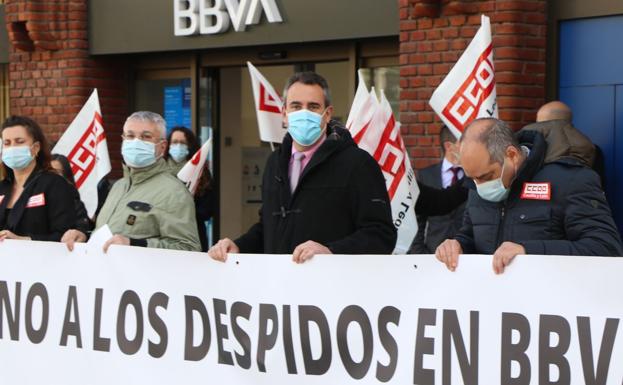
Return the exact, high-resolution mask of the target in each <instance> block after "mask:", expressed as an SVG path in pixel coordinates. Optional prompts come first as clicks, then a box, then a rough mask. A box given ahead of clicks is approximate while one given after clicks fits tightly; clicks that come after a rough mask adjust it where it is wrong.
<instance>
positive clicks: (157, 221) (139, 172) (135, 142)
mask: <svg viewBox="0 0 623 385" xmlns="http://www.w3.org/2000/svg"><path fill="white" fill-rule="evenodd" d="M165 131H166V123H165V121H164V119H163V118H162V116H160V115H159V114H157V113H155V112H150V111H138V112H135V113H133V114H132V115H130V116H129V117H128V118H127V119H126V121H125V124H124V125H123V135H122V138H123V143H122V146H121V155H122V156H123V161H124V163H125V166H124V176H123V178H122V179H120V180H119V181H117V182H116V183H115V184H114V185H113V187H112V189H111V190H110V193H109V194H108V198H106V202H105V203H104V206H103V207H102V210H101V211H100V213H99V215H98V216H97V220H96V226H95V228H96V229H99V228H100V227H102V226H104V225H105V224H107V225H108V226H109V227H110V230H111V231H112V232H113V234H114V235H113V237H112V238H111V239H109V240H108V241H107V242H106V243H105V244H104V251H105V252H106V251H107V250H108V247H109V246H110V245H113V244H114V245H131V246H140V247H153V248H161V249H172V250H187V251H199V250H200V249H201V245H200V243H199V236H198V235H197V226H196V224H195V205H194V204H193V200H192V196H191V195H190V193H189V192H188V189H186V187H185V186H184V185H183V184H182V183H181V182H180V181H179V180H178V179H176V178H175V177H173V176H172V175H171V173H170V171H169V166H168V165H167V163H166V160H165V159H164V158H163V156H164V154H165V151H166V148H167V143H166V142H167V141H166V136H165ZM86 239H87V235H86V234H84V233H82V232H81V231H78V230H77V229H71V230H69V231H68V232H66V233H65V235H64V236H63V242H65V243H66V244H67V248H68V249H70V250H72V249H73V244H74V242H84V241H86Z"/></svg>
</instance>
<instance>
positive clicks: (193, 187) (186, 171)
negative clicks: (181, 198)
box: [177, 138, 212, 195]
mask: <svg viewBox="0 0 623 385" xmlns="http://www.w3.org/2000/svg"><path fill="white" fill-rule="evenodd" d="M211 151H212V138H210V139H208V140H207V141H206V142H205V143H204V144H203V146H201V148H200V149H199V151H197V152H196V153H195V154H194V155H193V157H192V158H190V160H189V161H188V162H186V164H185V165H184V167H182V169H181V170H180V171H179V172H178V173H177V178H178V179H179V180H181V181H182V182H184V183H185V184H186V186H187V187H188V190H189V191H190V193H191V194H193V195H195V192H196V191H197V185H198V183H199V179H200V178H201V174H203V169H204V166H205V164H206V160H207V159H208V155H209V154H210V152H211Z"/></svg>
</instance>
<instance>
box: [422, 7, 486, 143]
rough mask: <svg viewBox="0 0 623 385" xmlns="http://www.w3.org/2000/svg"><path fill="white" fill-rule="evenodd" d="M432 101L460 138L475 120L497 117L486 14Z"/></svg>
mask: <svg viewBox="0 0 623 385" xmlns="http://www.w3.org/2000/svg"><path fill="white" fill-rule="evenodd" d="M429 103H430V105H431V107H433V110H435V112H436V113H437V115H438V116H439V117H440V118H441V120H443V122H444V123H445V125H446V126H448V128H449V129H450V130H451V131H452V133H454V135H455V136H456V137H457V138H459V137H461V133H462V132H463V129H464V128H465V127H466V126H467V124H469V123H470V122H471V121H472V120H474V119H476V118H482V117H495V118H497V117H498V107H497V102H496V91H495V71H494V69H493V44H492V42H491V23H490V22H489V18H488V17H487V16H484V15H483V16H482V25H481V26H480V28H479V29H478V32H476V36H474V39H473V40H472V41H471V42H470V43H469V45H468V46H467V49H465V52H463V55H461V57H460V58H459V61H457V62H456V64H455V65H454V67H452V70H451V71H450V73H448V75H447V76H446V77H445V79H444V80H443V81H442V82H441V84H440V85H439V87H437V89H436V90H435V92H434V93H433V96H432V97H431V99H430V101H429Z"/></svg>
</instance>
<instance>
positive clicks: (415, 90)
mask: <svg viewBox="0 0 623 385" xmlns="http://www.w3.org/2000/svg"><path fill="white" fill-rule="evenodd" d="M399 10H400V65H401V73H400V75H401V79H400V82H401V83H400V86H401V88H402V92H401V95H400V111H401V113H400V117H401V119H400V120H401V122H402V130H403V137H404V138H405V143H406V145H407V147H408V148H409V151H410V155H411V157H412V159H413V164H414V167H415V168H418V169H420V168H423V167H425V166H427V165H430V164H431V163H435V162H437V161H438V160H439V156H440V151H439V140H438V135H439V130H440V127H441V125H442V123H441V120H440V119H439V118H438V117H437V116H436V114H435V113H434V112H433V110H432V108H431V107H430V106H429V105H428V100H429V99H430V97H431V95H432V93H433V91H434V90H435V88H436V87H437V86H438V85H439V83H440V82H441V81H442V80H443V78H444V77H445V75H446V74H447V73H448V72H449V71H450V69H451V68H452V66H453V65H454V63H456V61H457V60H458V58H459V57H460V55H461V53H462V52H463V50H464V49H465V48H466V47H467V45H468V44H469V42H470V41H471V39H472V37H473V36H474V35H475V34H476V31H477V30H478V28H479V27H480V15H481V14H485V15H487V16H489V17H490V18H491V28H492V35H493V57H494V65H495V76H496V82H497V97H498V99H497V101H498V106H499V111H500V118H501V119H502V120H504V121H506V122H508V123H509V124H510V125H511V127H513V128H514V129H519V128H521V127H522V126H523V125H525V124H527V123H530V122H533V121H534V119H535V116H536V110H537V109H538V107H539V106H540V105H541V104H543V102H544V96H545V46H546V14H545V10H546V0H497V1H480V0H462V1H453V0H399Z"/></svg>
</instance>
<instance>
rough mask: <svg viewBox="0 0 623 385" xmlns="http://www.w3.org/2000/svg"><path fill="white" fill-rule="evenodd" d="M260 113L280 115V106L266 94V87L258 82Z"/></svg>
mask: <svg viewBox="0 0 623 385" xmlns="http://www.w3.org/2000/svg"><path fill="white" fill-rule="evenodd" d="M260 111H266V112H274V113H276V114H280V113H281V106H279V102H278V101H277V100H275V98H273V97H272V96H271V95H270V94H268V93H267V92H266V87H264V85H263V84H262V83H261V82H260Z"/></svg>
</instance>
